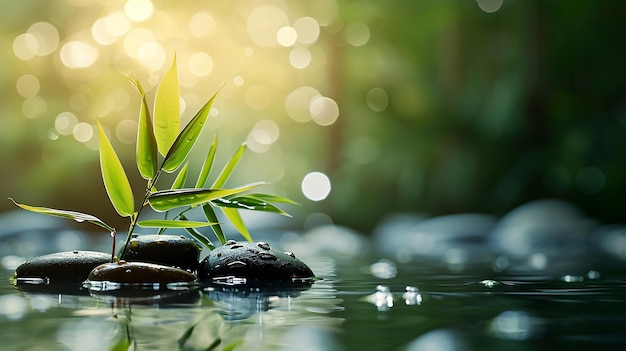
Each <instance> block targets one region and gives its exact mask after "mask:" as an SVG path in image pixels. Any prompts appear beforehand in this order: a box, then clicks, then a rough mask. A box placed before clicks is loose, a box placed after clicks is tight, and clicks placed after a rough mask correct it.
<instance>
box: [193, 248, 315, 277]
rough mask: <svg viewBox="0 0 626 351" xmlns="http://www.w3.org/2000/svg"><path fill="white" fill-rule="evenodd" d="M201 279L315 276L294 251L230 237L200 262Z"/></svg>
mask: <svg viewBox="0 0 626 351" xmlns="http://www.w3.org/2000/svg"><path fill="white" fill-rule="evenodd" d="M198 276H199V277H200V279H210V280H212V281H216V280H219V279H222V278H224V277H236V278H245V279H246V281H248V282H255V281H265V282H269V281H294V280H299V279H305V278H313V276H314V275H313V272H312V271H311V269H310V268H309V267H308V266H307V265H306V264H304V262H302V261H300V260H299V259H297V258H296V257H295V255H294V254H293V253H291V252H285V251H280V250H277V249H274V248H271V247H270V246H269V245H268V244H267V243H264V242H258V243H251V242H236V241H234V240H228V241H227V242H226V243H224V245H223V246H220V247H217V248H215V250H213V251H212V252H211V253H210V254H209V256H207V257H206V258H205V259H204V260H202V262H201V263H200V269H199V272H198Z"/></svg>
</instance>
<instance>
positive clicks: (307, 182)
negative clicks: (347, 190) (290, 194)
mask: <svg viewBox="0 0 626 351" xmlns="http://www.w3.org/2000/svg"><path fill="white" fill-rule="evenodd" d="M330 189H331V186H330V179H328V176H326V174H324V173H321V172H311V173H309V174H307V175H306V176H304V179H302V193H303V194H304V196H306V197H307V199H309V200H313V201H321V200H324V199H325V198H326V197H327V196H328V194H330Z"/></svg>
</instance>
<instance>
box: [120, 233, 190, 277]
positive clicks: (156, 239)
mask: <svg viewBox="0 0 626 351" xmlns="http://www.w3.org/2000/svg"><path fill="white" fill-rule="evenodd" d="M199 256H200V249H199V248H198V246H197V245H196V243H195V242H194V241H193V240H192V239H190V238H187V237H184V236H177V235H139V236H137V237H133V238H132V239H131V240H130V242H129V243H128V249H127V250H126V254H125V255H124V256H123V257H121V259H123V260H125V261H128V262H147V263H154V264H160V265H164V266H170V267H176V268H180V269H184V270H189V271H192V272H193V271H196V270H197V269H198V259H199Z"/></svg>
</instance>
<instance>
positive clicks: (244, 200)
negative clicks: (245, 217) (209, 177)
mask: <svg viewBox="0 0 626 351" xmlns="http://www.w3.org/2000/svg"><path fill="white" fill-rule="evenodd" d="M212 202H213V204H215V205H216V206H219V207H229V208H238V209H243V210H252V211H266V212H274V213H278V214H281V215H283V216H286V217H291V215H289V214H288V213H287V212H285V211H283V210H281V209H280V208H278V207H276V206H274V205H272V204H271V203H269V202H267V201H264V200H261V199H258V198H255V197H252V196H237V197H229V198H227V199H225V198H220V199H215V200H213V201H212Z"/></svg>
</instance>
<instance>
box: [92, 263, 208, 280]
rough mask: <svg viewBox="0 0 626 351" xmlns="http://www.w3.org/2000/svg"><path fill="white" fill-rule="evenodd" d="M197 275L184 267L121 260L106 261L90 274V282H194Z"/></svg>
mask: <svg viewBox="0 0 626 351" xmlns="http://www.w3.org/2000/svg"><path fill="white" fill-rule="evenodd" d="M195 280H197V277H196V275H195V274H193V273H189V272H187V271H184V270H182V269H178V268H174V267H169V266H163V265H159V264H154V263H145V262H126V261H119V262H113V263H105V264H102V265H100V266H98V267H96V268H94V269H93V270H92V271H91V273H90V274H89V281H90V282H104V281H106V282H113V283H123V284H145V283H159V284H167V283H178V282H193V281H195Z"/></svg>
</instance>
